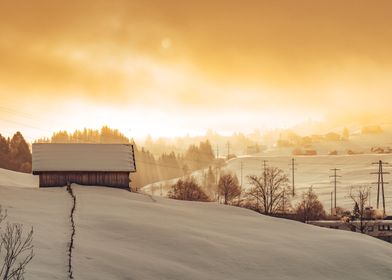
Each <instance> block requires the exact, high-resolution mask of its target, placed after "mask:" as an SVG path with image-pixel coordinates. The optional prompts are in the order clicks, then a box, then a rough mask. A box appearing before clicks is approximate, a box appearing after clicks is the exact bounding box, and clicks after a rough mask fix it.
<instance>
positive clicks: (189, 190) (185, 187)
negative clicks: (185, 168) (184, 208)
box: [168, 177, 210, 201]
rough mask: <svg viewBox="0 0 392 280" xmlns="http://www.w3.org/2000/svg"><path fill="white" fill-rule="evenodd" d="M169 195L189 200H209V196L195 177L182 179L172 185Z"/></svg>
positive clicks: (173, 197)
mask: <svg viewBox="0 0 392 280" xmlns="http://www.w3.org/2000/svg"><path fill="white" fill-rule="evenodd" d="M168 197H169V198H172V199H179V200H189V201H209V200H210V199H209V197H208V196H207V194H206V193H205V192H204V191H203V189H202V188H201V187H200V186H199V185H198V184H197V182H196V180H195V179H194V178H193V177H187V178H185V179H180V180H178V181H177V183H175V184H174V185H173V186H171V189H170V190H169V192H168Z"/></svg>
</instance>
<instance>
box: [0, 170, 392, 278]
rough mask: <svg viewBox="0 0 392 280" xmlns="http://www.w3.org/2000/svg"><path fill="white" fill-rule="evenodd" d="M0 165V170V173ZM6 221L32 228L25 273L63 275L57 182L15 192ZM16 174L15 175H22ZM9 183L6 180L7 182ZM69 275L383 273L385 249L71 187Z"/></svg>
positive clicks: (262, 220)
mask: <svg viewBox="0 0 392 280" xmlns="http://www.w3.org/2000/svg"><path fill="white" fill-rule="evenodd" d="M4 172H7V171H2V173H1V174H4ZM3 178H4V176H3V175H0V204H2V205H3V207H6V208H8V213H9V219H10V220H11V221H17V222H23V223H24V224H25V225H26V226H29V225H33V226H34V230H35V233H34V243H35V255H36V256H35V258H34V260H33V262H32V263H31V264H30V266H29V267H28V271H27V275H26V279H33V280H34V279H67V252H66V248H67V241H68V238H69V235H70V226H69V218H68V214H69V210H70V207H71V200H70V197H69V195H68V194H67V192H66V190H65V189H64V188H56V189H32V188H15V187H14V186H15V185H18V184H15V185H12V184H8V183H6V182H3ZM21 180H23V176H21ZM7 184H8V186H5V185H7ZM73 189H74V193H75V195H76V203H77V204H76V212H75V221H76V235H75V244H74V245H75V248H74V252H73V269H74V277H75V279H179V280H183V279H197V280H199V279H225V280H227V279H356V280H357V279H390V276H391V275H392V265H391V264H392V245H391V244H388V243H386V242H383V241H380V240H377V239H374V238H371V237H369V236H365V235H361V234H357V233H351V232H344V231H337V230H329V229H323V228H318V227H314V226H310V225H305V224H302V223H298V222H294V221H288V220H282V219H276V218H271V217H266V216H263V215H259V214H257V213H255V212H252V211H249V210H246V209H241V208H236V207H230V206H224V205H217V204H214V203H197V202H184V201H175V200H169V199H163V198H157V197H153V198H151V197H149V196H147V195H141V194H136V193H130V192H127V191H124V190H118V189H111V188H104V187H85V186H73Z"/></svg>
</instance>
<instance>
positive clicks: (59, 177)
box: [39, 172, 130, 188]
mask: <svg viewBox="0 0 392 280" xmlns="http://www.w3.org/2000/svg"><path fill="white" fill-rule="evenodd" d="M67 182H70V183H75V184H79V185H88V186H108V187H117V188H130V183H129V182H130V179H129V172H40V173H39V185H40V187H58V186H65V185H66V184H67Z"/></svg>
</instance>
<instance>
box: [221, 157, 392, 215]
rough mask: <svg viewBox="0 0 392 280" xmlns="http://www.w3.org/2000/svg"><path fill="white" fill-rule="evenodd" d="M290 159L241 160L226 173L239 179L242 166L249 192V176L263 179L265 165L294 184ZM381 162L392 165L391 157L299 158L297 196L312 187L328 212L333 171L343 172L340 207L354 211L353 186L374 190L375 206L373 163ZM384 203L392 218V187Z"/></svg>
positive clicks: (387, 177) (230, 164)
mask: <svg viewBox="0 0 392 280" xmlns="http://www.w3.org/2000/svg"><path fill="white" fill-rule="evenodd" d="M291 159H292V157H287V156H280V157H242V158H236V159H233V160H231V161H229V162H228V164H227V166H226V169H228V170H232V171H234V172H235V173H236V174H237V176H238V179H239V180H240V178H241V162H242V166H243V172H242V174H243V175H242V176H243V186H244V188H248V187H249V184H248V180H247V178H246V177H247V176H248V175H251V174H258V175H261V172H262V167H263V161H264V160H266V161H267V162H266V164H267V165H270V166H276V167H279V168H281V169H283V170H284V171H285V172H286V174H287V175H288V176H289V179H290V184H291V174H292V173H291ZM379 160H382V161H386V162H390V163H392V155H375V154H363V155H342V156H299V157H295V162H296V168H295V188H296V193H297V195H298V194H299V195H300V194H301V193H302V192H303V191H304V190H306V189H307V188H309V187H311V186H312V187H313V189H314V190H315V191H316V193H317V194H318V195H319V198H320V200H321V201H322V202H323V204H324V207H325V209H326V210H327V211H328V210H329V209H330V205H331V192H332V191H333V190H334V186H333V183H332V181H333V178H331V177H330V176H331V175H333V171H331V169H332V168H338V169H340V170H339V171H337V174H338V175H339V176H342V177H340V178H338V181H339V182H340V183H338V184H337V196H336V200H337V202H336V204H337V206H341V207H345V208H347V209H349V210H352V208H353V203H352V200H351V199H350V198H349V191H350V187H351V186H354V185H367V186H369V187H370V188H371V189H370V191H371V195H370V199H371V205H372V206H374V207H375V206H376V199H377V185H374V184H372V183H374V182H377V175H375V174H370V173H372V172H377V171H378V165H372V163H373V162H378V161H379ZM391 166H392V165H391ZM384 171H392V168H391V167H388V165H387V166H385V167H384ZM391 179H392V175H391V174H386V175H384V180H385V181H390V182H391V184H392V180H391ZM384 188H385V197H386V198H385V200H386V208H387V213H388V212H389V213H390V214H392V185H390V184H386V185H385V186H384Z"/></svg>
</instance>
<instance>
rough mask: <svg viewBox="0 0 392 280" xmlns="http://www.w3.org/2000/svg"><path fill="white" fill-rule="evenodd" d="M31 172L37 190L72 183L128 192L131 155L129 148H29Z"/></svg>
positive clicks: (134, 167)
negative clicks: (37, 187)
mask: <svg viewBox="0 0 392 280" xmlns="http://www.w3.org/2000/svg"><path fill="white" fill-rule="evenodd" d="M32 170H33V174H34V175H39V186H40V187H56V186H65V185H66V184H67V183H71V184H72V183H76V184H80V185H90V186H108V187H116V188H127V189H128V188H129V189H130V187H131V186H130V181H131V180H130V173H131V172H136V164H135V153H134V148H133V145H130V144H33V168H32Z"/></svg>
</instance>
